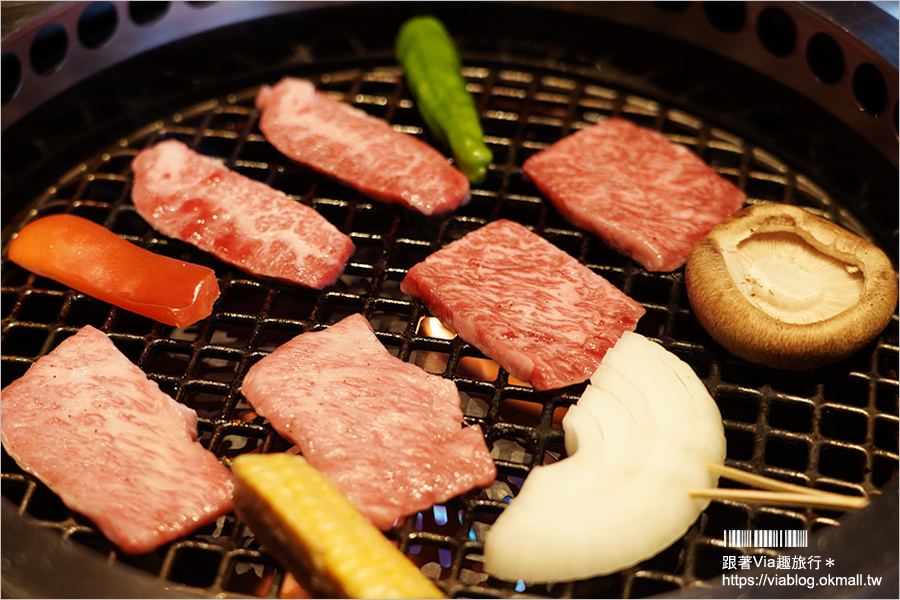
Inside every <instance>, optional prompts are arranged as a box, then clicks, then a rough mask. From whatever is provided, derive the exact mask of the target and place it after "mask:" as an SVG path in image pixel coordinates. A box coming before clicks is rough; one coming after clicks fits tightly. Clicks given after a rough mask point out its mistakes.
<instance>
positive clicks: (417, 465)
mask: <svg viewBox="0 0 900 600" xmlns="http://www.w3.org/2000/svg"><path fill="white" fill-rule="evenodd" d="M241 391H242V392H243V394H244V396H245V397H246V398H247V400H248V401H249V402H250V404H251V405H252V406H253V407H254V408H255V409H256V411H257V412H258V413H259V414H261V415H263V416H264V417H266V418H267V419H268V420H269V422H270V423H271V424H272V426H273V427H274V428H275V430H276V431H278V432H279V433H280V434H281V435H282V436H283V437H285V438H286V439H288V440H290V441H291V442H293V443H294V444H297V445H298V446H299V447H300V449H301V451H302V453H303V456H304V457H305V458H306V459H307V460H308V461H309V463H310V464H312V465H313V466H314V467H316V468H317V469H318V470H319V471H320V472H322V474H323V475H325V477H327V478H328V479H329V480H330V481H331V482H332V483H333V484H334V485H335V486H336V487H337V488H338V489H339V490H340V491H341V492H343V493H344V495H346V496H347V497H348V498H349V499H350V501H351V502H353V504H354V505H355V506H356V507H357V508H358V509H359V510H360V511H361V512H362V513H363V514H365V515H366V516H367V517H369V519H370V520H371V521H372V522H373V523H374V524H375V525H376V526H377V527H379V528H381V529H389V528H390V527H391V526H392V525H393V524H394V522H395V521H396V520H397V519H398V518H400V517H403V516H406V515H411V514H414V513H416V512H418V511H420V510H425V509H427V508H429V507H431V506H432V505H433V504H435V503H440V502H443V501H445V500H448V499H450V498H453V497H455V496H458V495H459V494H461V493H463V492H465V491H467V490H470V489H472V488H475V487H483V486H487V485H490V484H491V483H492V482H493V481H494V478H495V477H496V475H497V470H496V467H495V465H494V461H493V459H492V458H491V456H490V453H489V452H488V450H487V446H486V445H485V442H484V437H483V434H482V432H481V428H480V427H478V426H477V425H475V426H472V427H462V421H463V415H462V411H461V410H460V397H459V392H458V391H457V389H456V385H455V384H454V383H453V382H452V381H450V380H449V379H444V378H442V377H439V376H437V375H432V374H430V373H427V372H425V371H423V370H422V369H420V368H419V367H417V366H415V365H412V364H409V363H407V362H404V361H402V360H400V359H399V358H396V357H394V356H392V355H391V354H390V352H388V351H387V349H386V348H385V347H384V346H383V345H382V344H381V342H379V341H378V338H377V337H376V336H375V334H374V332H373V331H372V327H371V325H369V322H368V321H367V320H366V318H365V317H363V316H362V315H360V314H354V315H351V316H349V317H347V318H345V319H343V320H342V321H340V322H339V323H336V324H334V325H332V326H330V327H329V328H328V329H325V330H322V331H316V332H308V333H303V334H301V335H299V336H297V337H295V338H294V339H292V340H290V341H289V342H287V343H285V344H283V345H282V346H280V347H278V348H277V349H276V350H275V351H274V352H273V353H272V354H270V355H268V356H266V357H265V358H263V359H262V360H260V361H259V362H258V363H256V364H255V365H254V366H253V367H251V368H250V370H249V371H248V372H247V375H246V377H245V378H244V382H243V385H242V388H241Z"/></svg>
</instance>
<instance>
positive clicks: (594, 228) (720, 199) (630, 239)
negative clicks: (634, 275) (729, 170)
mask: <svg viewBox="0 0 900 600" xmlns="http://www.w3.org/2000/svg"><path fill="white" fill-rule="evenodd" d="M523 170H524V171H525V174H526V175H527V176H528V177H530V178H531V180H532V181H534V183H535V184H536V185H537V187H538V188H539V189H540V190H541V192H543V193H544V194H545V195H546V196H547V197H548V198H549V199H550V201H551V202H552V203H553V206H555V207H556V209H557V210H558V211H559V212H560V213H561V214H562V215H563V216H564V217H565V218H566V219H567V220H569V221H570V222H571V223H573V224H575V225H576V226H578V227H581V228H583V229H586V230H588V231H591V232H593V233H596V234H597V235H598V236H600V238H602V239H603V240H604V241H605V242H606V243H607V244H609V246H611V247H612V248H615V249H616V250H618V251H619V252H621V253H623V254H625V255H627V256H630V257H631V258H633V259H634V260H635V261H637V262H638V263H639V264H641V265H642V266H643V267H644V268H646V269H647V270H648V271H674V270H675V269H677V268H679V267H681V266H682V265H683V264H684V262H685V260H687V256H688V253H690V251H691V248H693V246H694V244H696V243H697V242H698V241H699V240H700V238H702V237H703V236H705V235H706V234H707V233H709V230H710V229H712V228H713V227H715V226H716V225H718V224H719V222H720V221H722V220H723V219H724V218H725V217H728V216H729V215H731V214H732V213H734V212H736V211H737V210H738V209H739V208H740V207H741V206H742V205H743V204H744V201H745V199H746V197H745V195H744V193H743V192H742V191H741V190H739V189H738V188H736V187H735V186H734V185H732V184H731V183H730V182H729V181H727V180H726V179H724V178H722V177H721V176H719V174H718V173H716V172H715V171H714V170H713V169H711V168H710V167H709V166H707V165H706V164H705V163H704V162H703V161H702V160H700V158H698V157H697V156H696V155H695V154H693V153H692V152H691V151H690V150H688V149H687V148H686V147H684V146H682V145H680V144H675V143H673V142H670V141H669V140H667V139H666V137H665V136H664V135H662V134H661V133H659V132H657V131H653V130H650V129H646V128H643V127H640V126H638V125H635V124H634V123H632V122H630V121H627V120H625V119H620V118H612V119H609V120H607V121H604V122H602V123H598V124H597V125H593V126H592V127H589V128H587V129H583V130H581V131H579V132H578V133H574V134H572V135H570V136H567V137H565V138H563V139H562V140H560V141H558V142H556V143H555V144H553V145H552V146H550V147H549V148H547V149H545V150H542V151H541V152H538V153H537V154H535V155H534V156H532V157H530V158H529V159H528V160H526V161H525V164H524V165H523Z"/></svg>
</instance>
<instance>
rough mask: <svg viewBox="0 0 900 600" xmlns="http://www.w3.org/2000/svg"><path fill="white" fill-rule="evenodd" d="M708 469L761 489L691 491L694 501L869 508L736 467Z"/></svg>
mask: <svg viewBox="0 0 900 600" xmlns="http://www.w3.org/2000/svg"><path fill="white" fill-rule="evenodd" d="M706 466H707V468H708V469H709V471H710V472H711V473H714V474H716V475H719V476H721V477H727V478H728V479H731V480H732V481H736V482H738V483H744V484H747V485H753V486H755V487H758V488H762V489H761V490H743V489H735V488H714V489H702V490H691V491H690V495H691V497H692V498H707V499H710V500H737V501H738V502H750V503H754V504H769V505H772V506H807V507H811V508H824V509H831V510H855V509H859V508H865V507H866V506H868V505H869V499H868V498H865V497H861V496H849V495H846V494H837V493H834V492H826V491H823V490H817V489H815V488H807V487H803V486H801V485H795V484H793V483H786V482H784V481H779V480H777V479H772V478H771V477H765V476H764V475H757V474H755V473H748V472H747V471H742V470H741V469H735V468H734V467H726V466H725V465H716V464H711V463H707V465H706Z"/></svg>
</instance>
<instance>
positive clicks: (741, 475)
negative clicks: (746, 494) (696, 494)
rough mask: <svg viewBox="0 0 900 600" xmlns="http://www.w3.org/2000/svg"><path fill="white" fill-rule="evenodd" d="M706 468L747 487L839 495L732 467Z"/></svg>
mask: <svg viewBox="0 0 900 600" xmlns="http://www.w3.org/2000/svg"><path fill="white" fill-rule="evenodd" d="M706 468H707V469H709V472H710V473H713V474H715V475H719V476H720V477H727V478H728V479H730V480H732V481H736V482H738V483H745V484H747V485H752V486H754V487H758V488H760V489H762V490H772V491H779V492H793V493H796V494H806V495H809V494H819V495H823V496H839V495H840V494H836V493H834V492H826V491H824V490H818V489H816V488H809V487H803V486H802V485H796V484H793V483H788V482H786V481H779V480H778V479H773V478H771V477H766V476H765V475H757V474H756V473H750V472H748V471H744V470H741V469H736V468H734V467H728V466H726V465H716V464H713V463H706Z"/></svg>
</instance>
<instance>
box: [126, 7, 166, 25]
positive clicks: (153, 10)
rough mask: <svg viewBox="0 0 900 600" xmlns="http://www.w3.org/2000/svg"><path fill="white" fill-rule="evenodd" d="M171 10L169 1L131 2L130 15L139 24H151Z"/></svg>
mask: <svg viewBox="0 0 900 600" xmlns="http://www.w3.org/2000/svg"><path fill="white" fill-rule="evenodd" d="M167 10H169V3H168V2H129V3H128V15H129V16H130V17H131V20H132V21H134V22H135V23H137V24H138V25H149V24H150V23H152V22H153V21H158V20H159V19H161V18H162V16H163V15H164V14H166V11H167Z"/></svg>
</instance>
